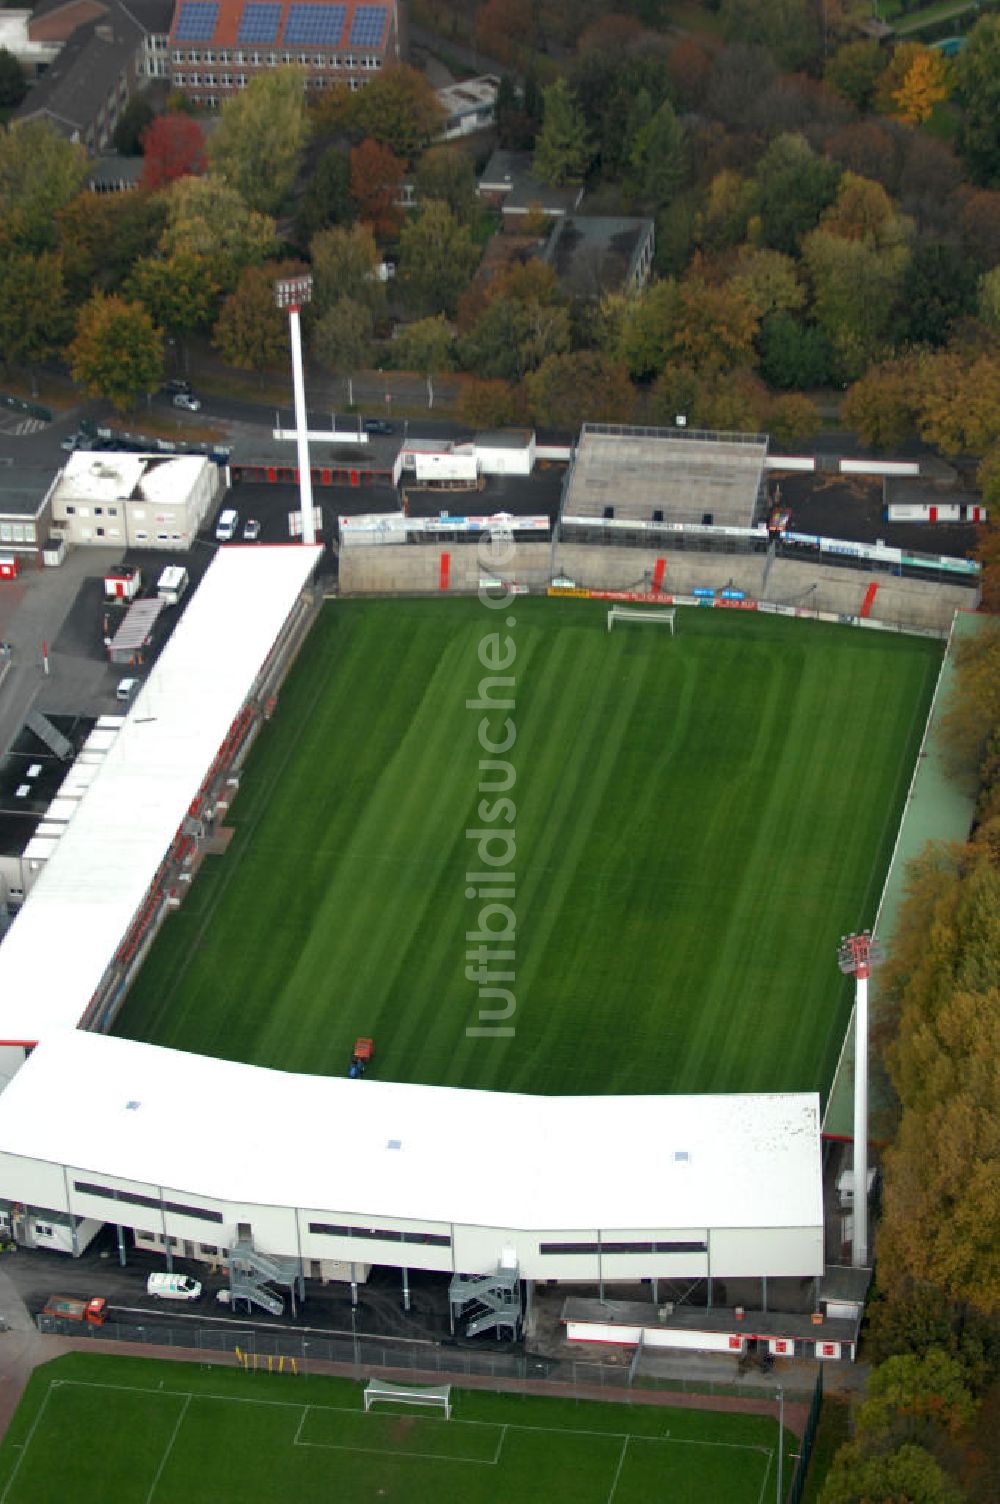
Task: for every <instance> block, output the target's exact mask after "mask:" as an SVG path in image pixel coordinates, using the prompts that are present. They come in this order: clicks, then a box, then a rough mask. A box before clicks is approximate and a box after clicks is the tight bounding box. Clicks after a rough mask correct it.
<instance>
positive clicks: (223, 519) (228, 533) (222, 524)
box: [215, 507, 240, 543]
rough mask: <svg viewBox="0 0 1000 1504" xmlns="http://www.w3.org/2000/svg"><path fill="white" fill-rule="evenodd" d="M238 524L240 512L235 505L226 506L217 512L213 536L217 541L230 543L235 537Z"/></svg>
mask: <svg viewBox="0 0 1000 1504" xmlns="http://www.w3.org/2000/svg"><path fill="white" fill-rule="evenodd" d="M239 525H240V514H239V512H237V510H236V508H235V507H226V509H225V511H223V512H220V513H219V518H218V521H217V522H216V524H215V536H216V540H217V541H218V542H219V543H231V542H232V540H233V539H234V538H235V537H236V529H237V528H238V527H239Z"/></svg>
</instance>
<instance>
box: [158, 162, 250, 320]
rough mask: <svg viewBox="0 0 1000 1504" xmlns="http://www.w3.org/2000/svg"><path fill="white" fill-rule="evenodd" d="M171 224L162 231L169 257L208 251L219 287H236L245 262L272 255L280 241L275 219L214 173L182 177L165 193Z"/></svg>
mask: <svg viewBox="0 0 1000 1504" xmlns="http://www.w3.org/2000/svg"><path fill="white" fill-rule="evenodd" d="M164 197H165V199H166V205H167V223H166V225H165V227H164V229H163V233H162V235H161V236H160V242H159V250H160V252H161V254H162V255H164V256H167V257H169V256H173V255H174V254H175V253H177V252H187V253H189V254H191V255H194V256H204V257H205V259H206V260H207V261H209V262H210V263H211V265H212V268H213V275H214V276H215V277H216V279H217V281H218V283H219V286H220V287H221V288H223V290H226V291H228V290H231V289H232V288H233V287H234V286H235V285H236V280H237V278H238V276H239V274H240V272H241V271H242V270H243V268H244V267H245V266H252V265H257V264H259V263H260V262H262V261H266V260H267V258H268V257H269V256H271V255H273V253H274V251H275V248H276V245H277V240H276V227H275V223H274V220H273V219H271V218H270V216H269V215H266V214H260V213H258V212H257V211H256V210H255V209H249V208H248V207H247V205H246V204H245V203H244V201H243V199H242V197H241V195H240V194H239V192H238V191H237V190H236V189H235V188H234V187H232V185H231V184H229V183H227V182H225V181H224V180H223V179H222V178H218V177H215V176H213V175H212V174H211V173H210V174H208V175H207V176H206V177H201V178H194V177H183V178H178V179H177V180H176V181H175V182H173V183H171V184H170V186H169V188H168V189H167V190H166V193H165V195H164Z"/></svg>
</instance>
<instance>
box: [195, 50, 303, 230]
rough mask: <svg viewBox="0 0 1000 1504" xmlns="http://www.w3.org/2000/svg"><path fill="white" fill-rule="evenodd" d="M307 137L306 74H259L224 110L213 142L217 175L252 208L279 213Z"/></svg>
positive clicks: (210, 152)
mask: <svg viewBox="0 0 1000 1504" xmlns="http://www.w3.org/2000/svg"><path fill="white" fill-rule="evenodd" d="M308 134H309V123H308V117H307V114H306V96H305V74H304V71H303V70H302V69H301V68H274V69H269V70H268V71H267V72H264V73H258V74H256V75H255V77H253V78H252V79H251V80H250V82H249V84H248V85H247V87H246V88H245V89H243V90H241V91H240V93H238V94H234V95H233V96H232V97H231V98H229V99H227V100H226V102H225V103H224V104H223V106H222V109H221V111H220V113H219V123H218V125H217V127H216V129H215V130H214V131H213V132H212V135H211V137H210V139H209V143H208V156H209V161H210V163H211V165H212V171H213V172H215V173H217V174H218V175H219V176H220V177H222V178H224V179H225V181H226V182H227V183H229V184H230V186H231V187H233V188H235V189H236V191H237V192H238V193H239V194H240V196H241V197H242V199H243V201H244V203H245V204H246V205H247V206H248V208H250V209H256V210H257V211H258V212H259V213H261V214H276V213H277V212H278V211H279V210H280V209H281V208H282V207H283V206H284V204H285V203H286V201H287V199H288V196H289V194H290V193H291V189H292V184H293V183H294V182H295V178H296V175H297V173H298V170H299V164H300V162H301V160H302V153H303V151H304V149H305V145H306V140H307V137H308Z"/></svg>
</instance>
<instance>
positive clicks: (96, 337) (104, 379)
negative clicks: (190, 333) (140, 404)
mask: <svg viewBox="0 0 1000 1504" xmlns="http://www.w3.org/2000/svg"><path fill="white" fill-rule="evenodd" d="M67 354H68V356H69V364H70V371H71V372H72V376H73V380H74V381H78V382H79V383H80V385H81V386H82V387H83V388H84V390H85V391H86V392H87V394H88V395H89V396H91V397H106V398H107V399H108V401H109V402H110V403H111V404H112V405H113V406H114V407H115V408H116V409H117V410H118V411H119V412H122V413H124V412H127V411H129V410H130V409H131V408H132V407H133V406H134V405H135V402H136V400H137V398H139V397H140V396H142V395H143V394H145V393H148V392H152V391H154V390H155V389H156V387H157V385H158V384H159V381H160V376H161V373H162V370H163V336H162V334H161V332H160V330H159V329H158V328H157V327H156V325H155V324H154V323H153V320H152V318H151V317H150V315H149V314H148V313H147V311H146V309H145V308H143V306H142V304H141V303H130V302H128V301H127V300H126V299H124V298H120V297H117V296H111V297H106V296H105V295H104V294H103V293H95V294H94V296H93V297H92V298H91V300H90V302H89V303H86V304H85V305H84V306H83V307H82V308H81V309H80V311H79V314H78V315H77V320H76V336H75V338H74V340H73V342H72V344H71V345H70V347H69V349H68V351H67Z"/></svg>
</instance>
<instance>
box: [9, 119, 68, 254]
mask: <svg viewBox="0 0 1000 1504" xmlns="http://www.w3.org/2000/svg"><path fill="white" fill-rule="evenodd" d="M87 170H88V169H87V154H86V152H85V151H84V149H83V147H82V146H74V145H72V144H71V143H70V142H69V141H67V140H66V139H65V138H64V137H63V136H60V135H59V133H58V132H57V131H56V129H55V127H54V126H52V125H50V124H49V122H48V121H47V120H26V121H25V122H24V124H23V125H13V126H9V127H8V128H7V129H6V130H4V129H3V128H2V127H0V247H2V246H8V247H14V246H18V247H21V248H22V249H24V250H26V251H43V250H54V249H55V244H56V226H55V216H56V214H57V213H58V212H59V210H60V209H62V208H63V207H64V206H65V205H66V204H68V203H69V202H70V200H71V199H73V198H75V197H76V195H77V194H78V193H79V191H80V189H81V188H82V187H83V184H84V181H85V179H86V176H87Z"/></svg>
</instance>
